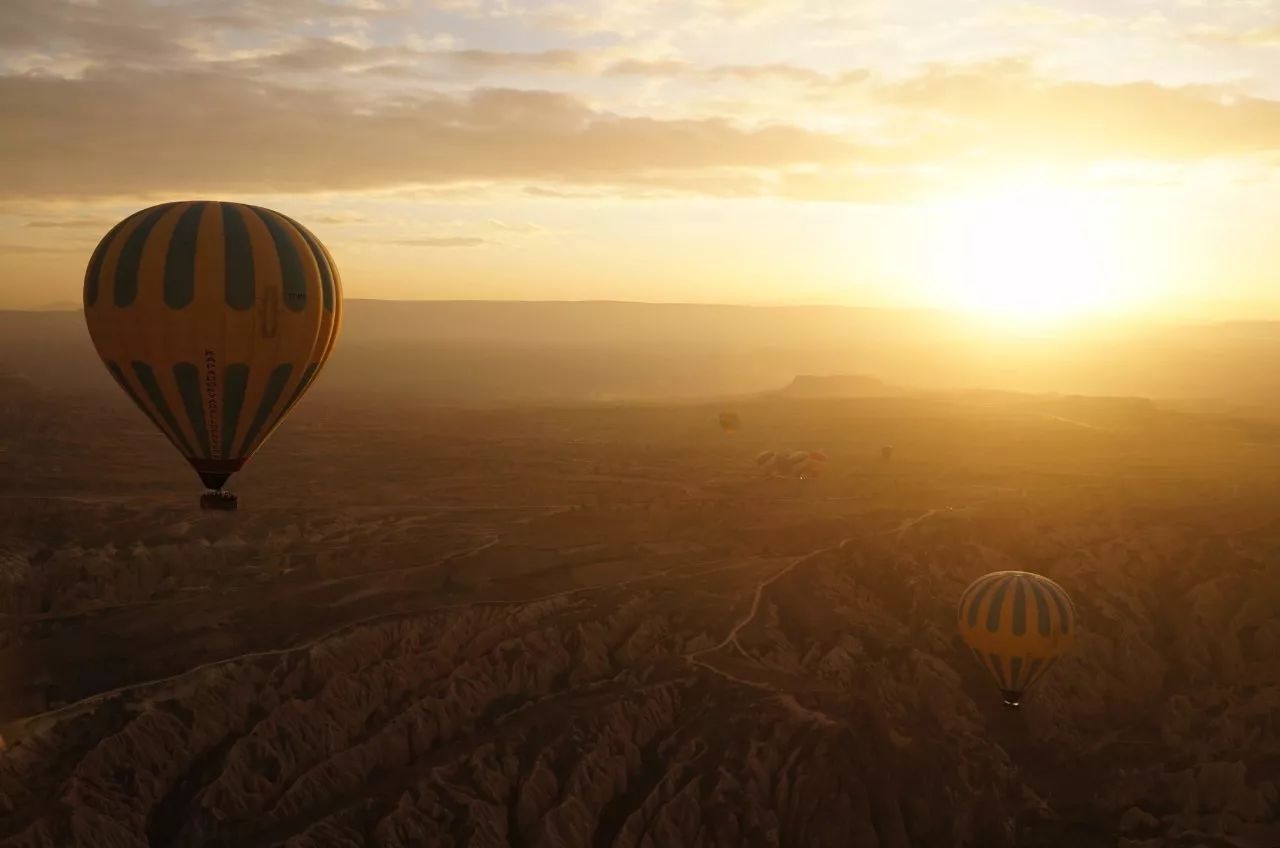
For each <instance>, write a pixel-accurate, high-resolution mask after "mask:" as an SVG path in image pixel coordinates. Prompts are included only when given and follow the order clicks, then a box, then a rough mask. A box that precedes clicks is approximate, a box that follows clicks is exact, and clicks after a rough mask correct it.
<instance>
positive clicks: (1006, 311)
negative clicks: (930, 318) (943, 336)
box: [931, 186, 1131, 323]
mask: <svg viewBox="0 0 1280 848" xmlns="http://www.w3.org/2000/svg"><path fill="white" fill-rule="evenodd" d="M937 223H938V225H939V231H938V232H937V233H936V237H935V238H934V239H932V241H931V247H932V251H933V252H932V256H931V260H932V262H931V264H932V275H933V282H934V286H935V290H936V292H937V295H938V299H939V300H940V301H941V302H943V303H946V304H948V305H949V306H951V307H952V308H955V309H959V310H962V311H965V312H971V313H978V314H981V315H983V316H987V317H993V318H1000V319H1007V320H1013V321H1018V322H1026V321H1035V322H1037V323H1042V322H1045V321H1056V320H1062V319H1065V318H1071V317H1076V316H1080V315H1083V314H1092V313H1098V312H1107V311H1112V310H1115V309H1118V308H1121V307H1122V306H1123V305H1124V303H1125V301H1127V300H1128V299H1130V295H1131V293H1130V292H1126V291H1123V290H1122V283H1123V280H1122V279H1121V274H1120V267H1119V266H1120V261H1121V256H1120V252H1119V251H1118V250H1117V249H1116V246H1115V237H1114V230H1113V229H1110V228H1109V227H1108V226H1107V224H1106V221H1105V215H1104V214H1103V209H1102V207H1101V203H1100V202H1099V201H1097V200H1095V199H1092V198H1089V197H1087V196H1085V195H1083V194H1081V193H1079V192H1073V191H1070V190H1068V189H1065V188H1061V187H1044V186H1020V187H1017V188H1015V189H1012V190H1006V191H1002V192H999V193H994V194H990V195H985V196H980V197H973V198H966V199H962V200H959V201H954V202H952V203H949V204H945V205H943V206H942V207H941V214H940V215H939V218H938V222H937Z"/></svg>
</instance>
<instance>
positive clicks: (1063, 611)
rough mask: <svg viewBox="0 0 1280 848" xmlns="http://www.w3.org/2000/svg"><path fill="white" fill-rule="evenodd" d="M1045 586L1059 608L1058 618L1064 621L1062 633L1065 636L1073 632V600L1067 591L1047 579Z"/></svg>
mask: <svg viewBox="0 0 1280 848" xmlns="http://www.w3.org/2000/svg"><path fill="white" fill-rule="evenodd" d="M1044 588H1045V591H1046V592H1048V593H1049V597H1051V598H1053V603H1054V605H1055V606H1056V607H1057V608H1058V620H1059V621H1061V622H1062V633H1063V635H1064V636H1065V635H1066V634H1068V633H1070V632H1071V600H1070V599H1069V598H1068V597H1067V593H1066V592H1064V591H1062V590H1061V589H1059V588H1058V587H1057V586H1056V585H1054V584H1053V583H1050V582H1048V581H1047V580H1046V581H1045V584H1044Z"/></svg>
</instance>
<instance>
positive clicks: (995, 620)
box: [987, 577, 1013, 633]
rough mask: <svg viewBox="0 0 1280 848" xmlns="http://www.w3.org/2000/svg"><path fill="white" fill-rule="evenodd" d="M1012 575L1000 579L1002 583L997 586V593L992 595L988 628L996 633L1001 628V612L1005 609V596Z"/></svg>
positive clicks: (988, 612)
mask: <svg viewBox="0 0 1280 848" xmlns="http://www.w3.org/2000/svg"><path fill="white" fill-rule="evenodd" d="M1012 579H1013V578H1012V577H1004V578H1002V579H1001V580H1000V585H999V586H997V587H996V591H995V594H994V595H992V596H991V607H990V608H989V609H988V610H987V630H989V631H991V632H992V633H995V632H996V631H997V630H999V629H1000V614H1001V613H1002V612H1003V611H1004V596H1005V593H1006V592H1008V590H1009V581H1010V580H1012Z"/></svg>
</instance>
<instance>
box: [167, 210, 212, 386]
mask: <svg viewBox="0 0 1280 848" xmlns="http://www.w3.org/2000/svg"><path fill="white" fill-rule="evenodd" d="M207 205H208V204H206V203H203V202H196V203H192V204H191V205H190V206H188V207H187V208H186V209H184V210H183V212H182V214H181V215H180V216H178V223H177V224H176V225H175V226H174V228H173V237H172V238H170V239H169V250H168V252H167V253H166V254H165V258H164V304H165V306H167V307H169V308H170V309H182V308H183V307H184V306H186V305H187V304H189V303H191V301H192V300H193V299H194V298H195V293H196V241H197V236H198V235H199V233H200V216H201V215H203V214H204V210H205V207H206V206H207ZM193 367H194V366H193Z"/></svg>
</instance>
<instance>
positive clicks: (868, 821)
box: [0, 383, 1280, 848]
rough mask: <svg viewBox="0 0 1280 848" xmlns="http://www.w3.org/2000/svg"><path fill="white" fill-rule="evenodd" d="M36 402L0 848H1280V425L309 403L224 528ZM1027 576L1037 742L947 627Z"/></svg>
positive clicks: (1, 466)
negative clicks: (1054, 644) (1043, 589)
mask: <svg viewBox="0 0 1280 848" xmlns="http://www.w3.org/2000/svg"><path fill="white" fill-rule="evenodd" d="M28 388H29V387H28ZM10 389H11V390H9V391H7V392H6V395H5V397H6V400H5V401H4V402H0V448H2V449H3V450H2V451H0V472H2V473H0V612H2V613H3V618H0V673H2V674H3V688H2V689H0V718H2V719H3V726H2V727H0V730H2V732H3V734H4V737H5V740H6V742H7V748H6V749H5V750H4V751H3V752H2V753H0V845H5V846H19V845H22V846H37V845H39V846H45V845H47V846H62V845H111V846H164V845H179V846H268V845H288V846H295V847H296V848H302V846H411V845H418V846H421V845H475V846H481V845H491V846H502V845H514V846H559V845H589V846H601V847H603V846H664V848H665V846H684V845H723V846H734V845H744V844H751V845H805V846H821V845H841V846H844V845H857V846H886V848H887V847H888V846H908V845H922V846H939V848H941V846H955V845H971V846H998V845H1013V844H1017V845H1032V846H1035V845H1042V846H1051V845H1052V846H1058V845H1063V846H1066V845H1071V846H1093V845H1098V846H1101V845H1127V846H1140V845H1147V846H1157V845H1183V846H1199V845H1231V846H1274V845H1277V844H1280V793H1278V791H1277V787H1278V786H1280V724H1278V723H1277V721H1276V719H1275V715H1276V714H1277V712H1278V711H1280V664H1277V662H1276V660H1275V657H1276V654H1277V651H1280V615H1277V610H1278V609H1280V581H1277V580H1276V578H1275V574H1274V564H1275V562H1276V555H1277V552H1278V551H1280V523H1278V522H1277V520H1276V518H1275V515H1276V507H1277V506H1280V462H1278V461H1277V460H1278V459H1280V451H1277V447H1280V428H1277V427H1275V426H1273V425H1270V424H1267V423H1265V422H1248V421H1238V420H1231V419H1227V418H1222V417H1208V416H1199V415H1194V414H1188V413H1185V412H1171V411H1164V410H1161V409H1160V408H1158V407H1156V406H1153V405H1151V404H1148V403H1146V402H1142V401H1128V400H1089V399H1083V398H1030V397H1025V396H1017V395H985V394H970V395H948V396H937V397H917V398H894V397H886V398H868V399H861V400H845V401H838V400H827V401H824V400H778V399H775V400H760V401H756V402H750V403H744V404H742V405H740V406H739V407H738V409H739V411H740V412H741V414H742V418H743V422H744V431H743V432H742V433H740V434H738V435H737V436H734V437H732V438H726V437H725V436H724V435H723V434H722V433H721V432H720V430H719V428H718V427H717V426H716V424H715V413H716V411H717V409H718V408H717V407H712V406H705V405H682V406H657V405H647V406H636V407H630V408H628V407H625V406H594V407H581V408H563V409H553V408H523V409H493V410H479V409H473V410H460V409H459V410H443V409H431V408H427V407H410V406H392V407H387V406H380V405H376V404H374V405H369V406H357V405H355V404H352V403H340V402H338V401H335V400H328V399H321V400H317V401H316V402H314V403H310V402H309V403H308V404H307V405H304V406H303V407H301V408H300V410H299V414H298V415H297V416H295V419H296V420H291V421H290V423H289V424H288V425H286V427H285V429H284V430H283V431H282V432H281V433H280V434H278V435H277V436H276V437H274V438H273V440H272V441H270V442H269V443H268V444H267V446H266V447H265V448H264V450H263V452H262V453H261V454H260V456H259V457H258V458H256V459H255V460H254V462H253V463H252V465H251V467H250V468H249V469H248V470H247V471H246V472H245V473H244V474H243V475H241V477H240V478H239V479H238V485H237V486H236V488H237V489H238V491H239V492H240V494H241V497H242V509H241V511H240V512H239V513H237V514H230V515H222V514H202V513H200V512H199V511H198V510H197V509H195V496H196V494H197V487H196V486H195V485H194V483H193V479H192V475H190V474H189V472H187V471H184V470H183V469H182V468H181V463H180V461H179V460H177V458H176V457H174V456H171V455H170V448H169V447H168V445H167V444H165V443H163V441H162V440H161V439H160V437H158V436H156V435H153V434H152V433H150V431H149V430H147V428H146V426H145V424H144V422H142V421H141V420H140V416H137V414H136V413H134V412H133V411H132V410H129V409H125V408H124V407H122V406H113V405H102V404H97V405H89V404H88V403H87V402H85V403H80V404H78V403H77V402H74V401H70V400H66V399H56V398H51V397H47V396H43V395H41V394H40V393H39V392H35V391H27V390H26V389H24V388H22V387H21V386H20V385H19V384H18V383H13V385H12V386H11V387H10ZM19 389H22V390H21V391H20V390H19ZM108 434H109V435H108ZM884 444H893V445H894V448H895V450H894V455H893V458H892V460H891V461H888V462H885V461H882V460H881V459H880V455H879V448H880V446H881V445H884ZM765 448H770V449H774V448H788V449H822V450H823V451H825V452H826V453H827V454H828V455H829V456H830V461H829V463H828V468H827V471H826V473H825V474H824V475H823V476H822V477H820V478H818V479H809V480H796V479H784V478H780V477H772V476H769V475H767V474H762V473H761V472H760V471H759V470H758V469H756V468H755V466H754V462H753V458H754V457H755V455H756V454H757V453H758V452H759V451H760V450H762V449H765ZM1002 568H1023V569H1028V570H1033V571H1038V572H1041V573H1044V574H1046V575H1048V576H1051V577H1052V578H1054V579H1055V580H1057V581H1058V582H1059V583H1061V584H1062V585H1063V586H1064V587H1066V588H1067V590H1068V591H1069V592H1070V593H1071V594H1072V595H1073V597H1074V598H1075V600H1076V603H1077V606H1078V608H1079V619H1080V622H1081V625H1082V628H1083V631H1082V638H1081V639H1080V640H1079V641H1078V642H1077V646H1076V651H1075V653H1074V655H1073V656H1072V657H1070V658H1069V659H1067V660H1065V661H1064V662H1062V663H1060V664H1059V665H1058V667H1057V668H1055V670H1054V672H1053V674H1052V675H1051V676H1050V677H1049V678H1047V679H1046V680H1045V681H1044V683H1043V684H1042V685H1041V686H1040V687H1038V688H1037V689H1036V690H1035V691H1034V692H1033V693H1032V694H1031V696H1030V697H1029V698H1028V699H1027V701H1026V703H1025V705H1024V707H1023V708H1022V709H1021V710H1019V711H1016V712H1015V711H1009V710H1006V709H1004V708H1002V707H1000V706H999V704H998V698H997V697H996V693H995V690H994V686H993V685H992V684H991V683H990V681H988V680H987V679H986V678H985V677H984V676H983V672H982V670H981V669H979V668H978V667H977V666H976V664H974V663H972V661H971V659H970V658H969V656H968V654H967V653H966V652H965V651H964V650H963V649H962V648H961V646H960V644H959V642H958V640H957V638H956V637H955V635H954V628H953V624H952V621H953V618H952V617H953V608H954V603H955V601H956V599H957V597H958V596H959V594H960V592H961V590H962V589H963V588H964V586H965V585H966V584H967V583H968V581H970V580H972V579H973V578H974V577H977V576H978V575H980V574H983V573H985V572H987V571H991V570H996V569H1002Z"/></svg>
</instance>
